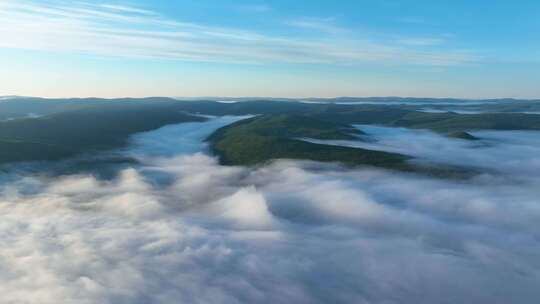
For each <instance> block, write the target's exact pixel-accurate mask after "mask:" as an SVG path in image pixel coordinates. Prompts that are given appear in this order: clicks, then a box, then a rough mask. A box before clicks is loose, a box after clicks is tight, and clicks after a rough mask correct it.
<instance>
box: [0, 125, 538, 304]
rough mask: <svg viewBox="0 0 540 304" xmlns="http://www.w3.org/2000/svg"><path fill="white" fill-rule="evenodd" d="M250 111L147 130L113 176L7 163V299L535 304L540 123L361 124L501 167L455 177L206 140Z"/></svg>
mask: <svg viewBox="0 0 540 304" xmlns="http://www.w3.org/2000/svg"><path fill="white" fill-rule="evenodd" d="M238 119H241V117H222V118H214V119H211V120H209V121H208V122H204V123H186V124H179V125H173V126H167V127H164V128H161V129H159V130H156V131H152V132H148V133H142V134H139V135H136V136H134V137H133V138H132V144H131V145H130V147H129V148H127V149H124V150H122V151H120V153H121V154H122V155H126V156H130V157H134V158H136V159H137V160H138V161H139V162H140V164H133V165H129V166H127V167H124V168H123V169H119V170H120V171H119V172H118V174H117V176H116V177H115V178H112V179H100V178H98V177H96V176H94V175H91V174H76V175H65V176H48V175H43V174H20V173H19V174H17V175H15V174H14V173H11V171H7V172H4V173H2V174H1V176H0V214H1V216H0V240H2V244H3V246H2V247H1V248H0V303H8V304H11V303H17V304H19V303H39V304H49V303H51V304H52V303H54V304H56V303H111V304H124V303H137V304H148V303H415V304H416V303H537V301H538V299H539V298H540V289H539V288H538V286H539V282H540V230H539V229H538V227H539V224H538V223H540V187H539V185H540V174H539V173H538V172H540V160H539V158H538V155H540V154H539V152H540V140H538V138H540V136H539V133H530V132H491V131H490V132H487V131H486V132H478V133H474V135H477V136H480V137H482V138H483V139H482V141H480V142H474V143H471V142H467V141H463V140H459V139H448V138H445V137H441V136H439V135H436V134H433V133H430V132H426V131H411V130H406V129H392V128H385V129H380V128H379V127H369V126H359V127H360V128H362V129H363V130H364V131H366V132H367V133H368V134H371V136H372V137H373V138H375V139H376V141H375V142H372V143H365V142H363V143H361V142H357V143H356V144H357V145H370V146H369V147H370V148H377V149H380V150H389V151H396V152H405V153H408V154H410V155H413V156H416V157H418V158H419V159H420V160H428V161H435V162H442V163H450V164H460V165H470V166H475V167H478V168H485V169H489V170H486V172H488V173H485V174H481V175H479V176H477V177H475V178H473V179H471V180H462V181H459V180H442V179H432V178H427V177H422V176H417V175H411V174H403V173H396V172H390V171H385V170H378V169H373V168H358V169H345V168H342V167H340V166H339V165H336V164H320V163H313V162H302V161H286V160H282V161H277V162H274V163H272V164H269V165H266V166H262V167H258V168H243V167H225V166H221V165H219V164H218V162H217V160H216V159H215V158H214V157H212V156H210V155H209V154H208V153H207V152H206V149H207V147H206V144H205V143H204V142H203V139H204V138H205V137H206V136H207V135H209V134H210V133H211V132H212V131H213V130H215V129H217V128H219V127H221V126H224V125H226V124H228V123H231V122H233V121H236V120H238ZM333 144H348V145H352V144H353V143H351V142H348V143H343V142H338V143H333Z"/></svg>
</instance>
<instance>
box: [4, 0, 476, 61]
mask: <svg viewBox="0 0 540 304" xmlns="http://www.w3.org/2000/svg"><path fill="white" fill-rule="evenodd" d="M0 22H2V27H1V28H0V35H2V39H1V41H0V47H4V48H15V49H34V50H45V51H55V52H70V53H72V52H75V53H83V54H92V55H104V56H120V57H133V58H160V59H170V60H187V61H207V62H225V63H244V64H246V63H248V64H267V63H326V64H357V63H362V62H384V63H389V64H420V65H440V66H445V65H457V64H464V63H468V62H472V61H475V60H477V59H478V58H477V57H476V56H474V55H472V54H471V53H467V52H463V51H451V50H449V51H444V52H443V51H426V50H422V51H419V50H416V49H415V48H414V46H405V45H403V44H395V43H391V42H388V43H376V42H373V41H371V40H359V39H350V38H337V37H319V38H308V37H302V36H276V35H274V36H271V35H266V34H263V33H258V32H254V31H250V30H242V29H232V28H219V27H212V26H206V25H201V24H193V23H187V22H181V21H177V20H172V19H169V18H166V17H163V16H161V15H159V14H158V13H156V12H153V11H150V10H145V9H139V8H135V7H128V6H118V5H110V4H102V5H91V4H73V3H65V4H54V5H53V4H49V5H47V4H40V3H39V2H27V1H9V2H6V3H3V5H2V6H1V7H0ZM293 24H295V25H296V26H302V27H304V28H306V27H307V28H312V29H316V30H322V31H326V32H328V31H330V32H335V31H340V32H341V31H342V29H341V28H338V27H336V26H334V25H332V24H329V23H328V22H326V23H324V22H323V23H321V21H320V20H318V21H317V20H313V19H306V20H297V21H294V22H293Z"/></svg>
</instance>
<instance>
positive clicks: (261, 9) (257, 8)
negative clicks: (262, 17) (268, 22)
mask: <svg viewBox="0 0 540 304" xmlns="http://www.w3.org/2000/svg"><path fill="white" fill-rule="evenodd" d="M239 8H240V10H243V11H248V12H254V13H266V12H269V11H271V10H272V7H271V6H270V5H267V4H250V5H242V6H240V7H239Z"/></svg>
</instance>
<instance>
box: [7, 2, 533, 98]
mask: <svg viewBox="0 0 540 304" xmlns="http://www.w3.org/2000/svg"><path fill="white" fill-rule="evenodd" d="M538 11H540V2H538V1H536V0H522V1H519V2H516V1H508V0H477V1H466V0H453V1H450V0H447V1H442V0H400V1H398V0H369V1H367V0H354V1H353V0H341V1H322V0H297V1H287V0H266V1H256V0H234V1H233V0H221V1H215V0H198V1H194V0H192V1H188V0H178V1H163V0H152V1H144V0H120V1H116V0H106V1H97V0H85V1H80V2H79V1H56V0H52V1H47V0H43V1H38V0H27V1H25V0H0V66H1V67H2V68H1V69H0V96H1V95H23V96H42V97H128V96H129V97H144V96H178V97H191V96H230V97H235V96H265V97H297V98H304V97H337V96H416V97H458V98H503V97H513V98H530V99H535V98H540V86H539V85H538V83H540V39H538V37H540V18H538Z"/></svg>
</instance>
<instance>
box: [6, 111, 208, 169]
mask: <svg viewBox="0 0 540 304" xmlns="http://www.w3.org/2000/svg"><path fill="white" fill-rule="evenodd" d="M201 120H204V118H201V117H197V116H193V115H188V114H185V113H182V112H180V111H177V110H174V111H171V110H170V109H169V108H168V107H167V106H165V105H160V104H155V105H153V104H131V105H123V104H108V105H101V106H91V107H84V108H80V109H77V110H73V111H65V112H60V113H56V114H51V115H47V116H44V117H40V118H31V119H17V120H12V121H5V122H0V163H7V162H13V161H34V160H55V159H61V158H65V157H68V156H73V155H75V154H78V153H87V152H91V151H92V150H98V149H107V148H113V147H118V146H121V145H122V144H124V143H125V141H126V139H127V138H128V137H129V135H131V134H134V133H138V132H144V131H150V130H153V129H156V128H159V127H162V126H164V125H167V124H172V123H180V122H188V121H201Z"/></svg>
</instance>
